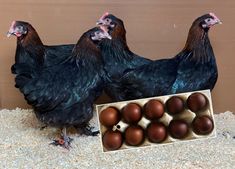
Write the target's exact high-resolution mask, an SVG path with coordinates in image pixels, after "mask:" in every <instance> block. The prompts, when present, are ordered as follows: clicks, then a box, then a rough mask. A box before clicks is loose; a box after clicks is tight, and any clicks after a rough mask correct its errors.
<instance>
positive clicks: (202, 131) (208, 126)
mask: <svg viewBox="0 0 235 169" xmlns="http://www.w3.org/2000/svg"><path fill="white" fill-rule="evenodd" d="M192 127H193V131H194V132H195V133H196V134H199V135H206V134H209V133H211V132H212V130H213V129H214V124H213V121H212V119H211V118H210V117H209V116H206V115H205V116H199V117H196V118H195V119H194V120H193V123H192Z"/></svg>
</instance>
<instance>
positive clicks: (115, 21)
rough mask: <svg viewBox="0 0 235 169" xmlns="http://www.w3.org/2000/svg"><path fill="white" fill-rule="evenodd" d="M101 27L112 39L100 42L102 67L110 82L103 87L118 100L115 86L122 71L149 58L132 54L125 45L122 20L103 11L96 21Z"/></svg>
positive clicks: (137, 65) (142, 63) (134, 66)
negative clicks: (106, 29) (106, 30)
mask: <svg viewBox="0 0 235 169" xmlns="http://www.w3.org/2000/svg"><path fill="white" fill-rule="evenodd" d="M97 24H98V25H100V26H101V28H103V29H105V27H108V31H109V34H110V35H111V37H112V39H111V40H110V39H103V40H101V42H100V44H99V45H100V48H101V51H102V57H103V59H104V68H105V71H106V73H107V77H108V78H109V81H110V83H108V84H107V86H106V87H105V92H106V93H107V95H109V96H110V97H111V98H112V99H113V100H118V95H119V94H118V93H117V92H116V88H117V87H118V85H119V84H118V83H116V80H119V79H120V78H121V77H122V76H123V73H124V72H126V71H128V70H130V69H133V68H136V67H139V66H142V65H145V64H148V63H150V62H151V60H149V59H146V58H143V57H141V56H138V55H136V54H134V53H133V52H132V51H130V49H129V48H128V46H127V42H126V30H125V27H124V24H123V21H122V20H121V19H119V18H117V17H115V16H114V15H112V14H108V13H105V14H104V15H103V16H102V17H101V18H100V19H99V21H98V22H97Z"/></svg>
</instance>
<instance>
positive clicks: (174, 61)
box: [115, 13, 221, 100]
mask: <svg viewBox="0 0 235 169" xmlns="http://www.w3.org/2000/svg"><path fill="white" fill-rule="evenodd" d="M218 23H221V22H220V20H219V19H218V18H217V17H216V16H215V15H214V14H213V13H210V14H206V15H203V16H201V17H199V18H197V19H196V20H195V21H194V22H193V24H192V26H191V28H190V30H189V34H188V39H187V42H186V45H185V47H184V49H183V50H182V51H181V52H180V53H179V54H177V55H176V56H175V57H174V58H171V59H162V60H156V61H154V62H152V63H150V64H148V65H144V66H142V67H139V68H136V69H134V70H131V71H129V72H128V73H126V74H125V75H124V76H123V77H122V78H121V79H120V80H119V82H117V83H119V85H118V87H119V89H118V87H117V88H116V91H115V92H117V94H118V98H117V100H129V99H137V98H144V97H151V96H158V95H166V94H174V93H180V92H188V91H195V90H203V89H210V90H212V89H213V88H214V86H215V83H216V81H217V76H218V72H217V66H216V59H215V56H214V53H213V50H212V47H211V44H210V40H209V37H208V32H209V29H210V28H211V27H212V26H213V25H215V24H218Z"/></svg>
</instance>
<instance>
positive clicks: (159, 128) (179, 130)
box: [102, 115, 214, 150]
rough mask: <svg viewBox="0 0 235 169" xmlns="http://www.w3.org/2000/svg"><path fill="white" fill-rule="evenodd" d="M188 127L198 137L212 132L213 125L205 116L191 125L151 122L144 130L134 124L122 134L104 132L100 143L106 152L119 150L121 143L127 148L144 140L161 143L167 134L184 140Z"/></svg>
mask: <svg viewBox="0 0 235 169" xmlns="http://www.w3.org/2000/svg"><path fill="white" fill-rule="evenodd" d="M190 127H191V128H192V130H193V131H194V132H195V133H196V134H198V135H207V134H209V133H211V132H212V130H213V128H214V124H213V121H212V119H211V118H210V117H209V116H207V115H203V116H197V117H195V119H194V120H193V122H192V124H191V125H190V124H188V123H187V122H185V121H184V120H172V121H171V122H170V124H169V126H165V125H164V124H163V123H161V122H158V121H153V122H151V123H150V124H149V125H148V126H147V128H146V129H143V128H142V127H141V126H140V125H137V124H134V125H129V126H128V127H127V128H126V129H125V131H124V132H123V133H122V132H121V131H119V130H115V131H113V130H112V129H108V130H106V131H105V133H104V135H103V138H102V142H103V145H104V147H105V148H106V149H107V150H116V149H119V148H120V147H121V146H122V144H123V142H125V143H126V144H127V145H129V146H139V145H141V144H142V143H143V141H144V140H145V138H147V139H148V141H149V142H152V143H161V142H163V141H164V140H165V139H166V138H167V136H168V133H169V135H170V136H171V137H172V138H175V139H184V138H185V137H187V135H188V134H189V128H190Z"/></svg>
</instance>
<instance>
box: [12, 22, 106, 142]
mask: <svg viewBox="0 0 235 169" xmlns="http://www.w3.org/2000/svg"><path fill="white" fill-rule="evenodd" d="M13 27H14V28H13V30H14V31H15V32H17V29H19V27H24V29H26V30H27V32H26V33H25V34H24V35H19V36H18V38H17V51H16V63H15V64H14V66H13V73H14V74H16V78H15V81H16V87H17V88H19V89H20V91H21V92H22V93H23V94H24V96H25V99H26V100H27V102H28V103H29V104H30V105H32V107H33V109H34V111H35V114H36V116H37V118H38V119H39V120H40V121H42V122H43V123H44V124H47V125H51V126H56V127H60V128H65V129H66V127H70V126H74V127H75V128H77V129H78V130H80V131H81V132H84V134H87V135H95V134H97V132H92V131H90V128H89V121H90V119H91V118H92V117H93V103H94V101H95V100H96V99H97V97H98V96H99V95H100V94H101V92H102V90H103V84H104V81H103V80H104V79H103V75H104V72H103V65H102V64H103V63H102V58H101V53H100V50H99V48H97V45H96V41H97V40H98V39H97V38H100V37H98V36H99V35H101V34H103V31H102V30H101V29H99V28H93V29H91V30H89V31H87V32H86V33H84V34H83V35H82V36H81V38H80V39H79V41H78V42H77V44H76V46H75V47H74V49H73V51H72V52H71V53H70V55H69V56H66V55H67V53H63V52H64V50H63V47H65V48H66V52H68V51H69V49H68V46H60V47H55V46H53V47H48V46H44V45H42V43H41V45H40V44H38V43H36V42H35V41H34V40H33V39H34V37H35V36H37V34H36V31H35V30H34V31H32V26H31V25H30V24H28V23H23V22H16V23H15V24H14V26H13ZM14 31H11V32H10V31H9V32H10V33H11V34H14ZM30 31H32V32H30ZM102 38H104V36H102ZM37 40H38V41H39V40H40V39H39V37H38V38H37ZM34 43H35V45H34ZM48 48H50V49H48ZM58 48H59V49H58ZM34 50H35V51H34ZM56 54H58V57H59V58H57V57H56ZM51 55H53V56H51ZM65 136H66V130H65V132H64V137H65ZM65 140H66V139H65ZM67 140H69V139H67ZM67 146H68V145H67Z"/></svg>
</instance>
